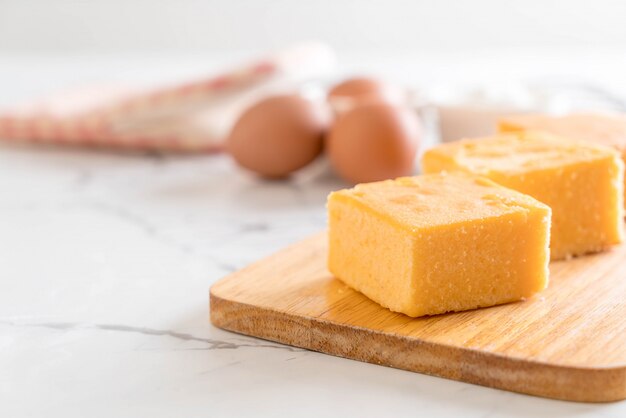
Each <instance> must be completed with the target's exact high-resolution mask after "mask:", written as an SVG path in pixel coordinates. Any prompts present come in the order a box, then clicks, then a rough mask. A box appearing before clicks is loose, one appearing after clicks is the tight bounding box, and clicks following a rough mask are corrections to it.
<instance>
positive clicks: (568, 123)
mask: <svg viewBox="0 0 626 418" xmlns="http://www.w3.org/2000/svg"><path fill="white" fill-rule="evenodd" d="M498 129H499V130H500V132H518V131H528V130H533V131H544V132H549V133H552V134H555V135H559V136H563V137H565V138H571V139H575V140H579V141H590V142H595V143H597V144H601V145H606V146H609V147H612V148H615V149H616V150H617V151H618V152H619V153H620V154H621V156H622V160H624V162H626V115H624V114H618V113H614V114H613V113H574V114H570V115H565V116H550V115H542V114H528V115H513V116H507V117H505V118H502V119H500V121H499V124H498ZM624 191H625V193H626V187H625V188H624ZM625 196H626V195H625ZM625 200H626V199H625Z"/></svg>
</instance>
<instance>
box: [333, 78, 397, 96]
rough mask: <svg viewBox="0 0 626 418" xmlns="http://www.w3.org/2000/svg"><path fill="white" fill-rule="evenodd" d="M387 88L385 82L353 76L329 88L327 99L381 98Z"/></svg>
mask: <svg viewBox="0 0 626 418" xmlns="http://www.w3.org/2000/svg"><path fill="white" fill-rule="evenodd" d="M388 89H389V87H388V86H387V85H386V84H385V83H383V82H382V81H379V80H376V79H374V78H366V77H355V78H350V79H348V80H345V81H342V82H341V83H339V84H337V85H335V86H334V87H333V88H332V89H330V91H329V92H328V99H329V100H333V99H337V98H349V99H360V98H368V99H369V98H382V97H385V96H386V94H387V90H388Z"/></svg>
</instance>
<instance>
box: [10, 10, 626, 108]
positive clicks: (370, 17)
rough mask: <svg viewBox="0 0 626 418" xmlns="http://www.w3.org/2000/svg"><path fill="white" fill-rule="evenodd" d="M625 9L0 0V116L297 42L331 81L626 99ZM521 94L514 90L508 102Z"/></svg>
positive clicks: (200, 70) (208, 68)
mask: <svg viewBox="0 0 626 418" xmlns="http://www.w3.org/2000/svg"><path fill="white" fill-rule="evenodd" d="M625 17H626V2H625V1H623V0H596V1H589V0H569V1H558V0H526V1H512V0H473V1H460V0H459V1H452V0H450V1H427V0H412V1H411V0H361V1H357V0H317V1H310V2H295V1H288V0H268V1H253V0H232V1H216V0H205V1H202V0H166V1H158V2H157V1H151V0H91V1H78V0H54V1H44V0H0V78H2V79H11V80H14V82H13V83H11V84H10V85H8V86H7V87H6V88H5V90H4V92H3V94H2V95H0V105H2V104H9V103H13V102H14V101H16V100H23V99H28V98H30V97H32V96H36V95H40V94H45V93H46V92H48V91H50V90H51V89H59V88H64V87H67V86H70V87H71V86H73V85H74V84H90V83H101V82H118V81H123V82H128V81H130V82H151V81H155V82H161V81H166V80H172V79H182V78H188V77H197V76H206V74H207V73H215V72H218V71H220V70H221V69H223V68H225V67H229V66H232V65H233V64H234V63H239V62H241V61H246V60H248V59H249V58H250V57H253V56H258V55H261V54H264V53H265V52H266V51H271V50H275V49H280V48H283V47H285V46H287V45H290V44H293V43H296V42H299V41H302V40H318V41H322V42H325V43H327V44H328V45H330V46H331V47H332V48H334V49H335V51H336V52H337V55H338V58H339V67H338V72H337V74H341V73H343V74H345V73H352V74H354V73H364V74H370V75H377V76H381V77H383V78H387V79H390V80H392V81H394V82H397V83H404V84H407V85H410V86H415V87H417V88H419V89H422V90H424V89H425V88H427V89H429V91H431V92H434V93H433V94H434V96H436V97H444V98H445V97H447V96H450V94H451V92H452V93H453V94H456V93H457V92H459V91H461V90H460V89H459V88H458V87H457V86H484V85H490V86H492V90H493V91H496V92H497V93H496V94H500V93H498V92H500V91H504V92H505V93H504V94H506V95H509V96H510V95H511V94H510V91H511V90H515V91H517V90H519V89H518V88H517V87H518V86H519V85H521V84H522V83H536V82H537V80H539V83H541V84H545V83H546V82H547V83H555V84H558V85H563V84H565V85H568V86H569V85H572V84H577V85H578V84H586V85H593V86H592V87H593V88H594V89H596V88H601V89H603V91H610V92H611V94H617V95H621V96H624V97H626V79H625V78H624V77H623V74H624V73H625V72H626V24H624V18H625ZM513 94H515V92H514V93H513Z"/></svg>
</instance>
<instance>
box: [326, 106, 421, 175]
mask: <svg viewBox="0 0 626 418" xmlns="http://www.w3.org/2000/svg"><path fill="white" fill-rule="evenodd" d="M420 136H421V124H420V122H419V119H418V117H417V115H416V114H415V113H414V112H413V111H412V110H411V109H409V108H408V107H403V106H394V105H391V104H387V103H373V104H366V105H362V106H358V107H355V108H354V109H351V110H349V111H347V112H346V113H345V114H343V115H342V116H341V117H340V118H338V119H337V120H336V122H335V124H334V126H333V127H332V128H331V130H330V132H329V134H328V136H327V139H326V147H327V148H326V150H327V153H328V156H329V158H330V162H331V164H332V166H333V168H334V169H335V171H337V173H338V174H339V175H340V176H341V177H342V178H344V179H345V180H347V181H349V182H351V183H365V182H370V181H378V180H385V179H390V178H395V177H401V176H405V175H410V174H411V173H412V172H413V164H414V161H415V154H416V153H417V147H418V145H419V141H420Z"/></svg>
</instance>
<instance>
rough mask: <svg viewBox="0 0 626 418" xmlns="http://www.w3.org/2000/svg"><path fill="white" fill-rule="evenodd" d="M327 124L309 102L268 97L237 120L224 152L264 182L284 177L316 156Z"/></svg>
mask: <svg viewBox="0 0 626 418" xmlns="http://www.w3.org/2000/svg"><path fill="white" fill-rule="evenodd" d="M327 123H328V118H327V117H326V114H325V112H324V111H323V109H322V108H320V107H319V106H318V105H316V104H314V103H313V102H311V101H309V100H306V99H304V98H302V97H300V96H296V95H284V96H274V97H270V98H267V99H264V100H262V101H260V102H258V103H257V104H255V105H253V106H252V107H250V108H249V109H248V110H246V111H245V112H244V113H243V114H242V115H241V116H240V118H239V120H238V121H237V122H236V123H235V125H234V127H233V129H232V130H231V133H230V135H229V137H228V141H227V149H228V151H229V152H230V153H231V155H232V156H233V158H234V159H235V161H236V162H237V163H238V164H239V165H241V166H242V167H245V168H247V169H248V170H251V171H253V172H255V173H257V174H259V175H261V176H263V177H268V178H280V177H285V176H288V175H289V174H291V173H292V172H294V171H296V170H298V169H299V168H302V167H304V166H305V165H307V164H308V163H310V162H311V161H313V160H314V159H315V158H316V157H317V156H318V155H319V154H320V152H321V151H322V144H323V137H324V132H325V130H326V127H327Z"/></svg>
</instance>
